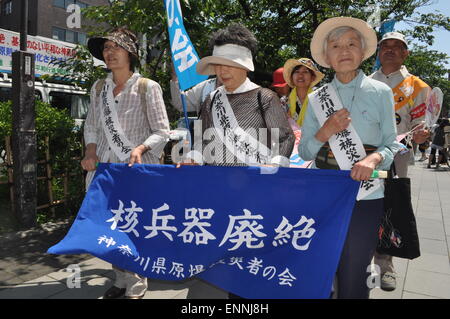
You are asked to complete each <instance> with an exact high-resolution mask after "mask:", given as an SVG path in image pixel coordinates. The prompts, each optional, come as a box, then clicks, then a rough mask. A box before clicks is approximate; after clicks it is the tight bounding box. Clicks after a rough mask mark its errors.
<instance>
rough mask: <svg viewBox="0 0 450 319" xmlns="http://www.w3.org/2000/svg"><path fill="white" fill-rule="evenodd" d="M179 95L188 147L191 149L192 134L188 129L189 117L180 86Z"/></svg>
mask: <svg viewBox="0 0 450 319" xmlns="http://www.w3.org/2000/svg"><path fill="white" fill-rule="evenodd" d="M180 95H181V104H182V106H183V114H184V124H185V125H186V129H187V137H188V142H189V149H191V148H192V136H191V130H190V126H189V124H190V123H189V118H188V113H187V107H186V97H185V96H184V91H182V90H181V88H180Z"/></svg>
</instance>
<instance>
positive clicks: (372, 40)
mask: <svg viewBox="0 0 450 319" xmlns="http://www.w3.org/2000/svg"><path fill="white" fill-rule="evenodd" d="M339 27H351V28H353V29H355V30H358V31H359V32H360V33H361V34H362V36H363V37H364V40H365V42H366V47H365V49H364V57H363V61H364V60H366V59H368V58H369V57H371V56H372V55H373V54H374V53H375V52H376V50H377V42H378V41H377V34H376V33H375V31H374V30H373V28H372V27H371V26H370V25H369V24H368V23H367V22H366V21H363V20H361V19H357V18H351V17H335V18H330V19H327V20H325V21H324V22H322V23H321V24H320V25H319V26H318V27H317V29H316V31H314V35H313V37H312V39H311V45H310V48H311V56H312V57H313V59H314V61H316V63H317V64H319V65H321V66H323V67H325V68H329V67H330V65H329V64H328V63H326V62H325V53H324V52H323V47H324V43H325V40H326V39H327V37H328V34H330V32H331V31H333V30H334V29H337V28H339Z"/></svg>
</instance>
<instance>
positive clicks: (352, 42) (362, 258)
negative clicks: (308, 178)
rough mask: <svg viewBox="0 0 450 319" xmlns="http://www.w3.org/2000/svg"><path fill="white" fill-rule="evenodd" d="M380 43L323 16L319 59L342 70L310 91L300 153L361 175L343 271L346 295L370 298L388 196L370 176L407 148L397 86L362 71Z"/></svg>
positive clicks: (366, 31) (363, 28)
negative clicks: (399, 127)
mask: <svg viewBox="0 0 450 319" xmlns="http://www.w3.org/2000/svg"><path fill="white" fill-rule="evenodd" d="M376 47H377V36H376V34H375V31H374V30H373V29H372V28H371V27H370V26H369V25H368V24H367V23H366V22H365V21H362V20H360V19H355V18H351V17H336V18H331V19H328V20H326V21H324V22H322V23H321V24H320V25H319V27H318V28H317V29H316V31H315V32H314V35H313V38H312V40H311V54H312V57H313V59H314V60H315V61H316V62H317V63H318V64H319V65H321V66H323V67H326V68H331V69H333V70H334V71H335V73H336V74H335V76H334V79H333V80H332V81H331V82H330V83H328V84H326V85H324V86H323V87H321V88H320V89H318V90H316V91H315V92H314V93H312V94H310V95H309V103H308V109H307V112H306V115H305V120H304V122H303V128H302V134H303V136H302V140H301V143H300V146H299V155H300V156H301V157H302V158H303V159H304V160H314V161H315V166H316V167H318V168H323V169H343V170H351V173H350V176H351V178H353V179H354V180H356V181H361V187H360V190H359V193H358V197H357V201H356V203H355V206H354V209H353V213H352V218H351V221H350V225H349V229H348V233H347V238H346V241H345V244H344V247H343V250H342V254H341V259H340V262H339V266H338V270H337V274H336V278H337V289H336V287H335V291H337V297H338V298H358V299H360V298H362V299H364V298H368V297H369V288H368V286H367V284H366V280H367V278H368V276H369V274H368V273H367V272H366V270H367V267H368V265H370V262H371V259H372V257H373V253H374V250H375V247H376V245H377V242H378V235H377V232H378V228H379V225H380V222H381V218H382V215H383V197H384V186H383V183H382V181H381V180H379V179H375V180H370V176H371V175H372V172H373V170H374V169H379V170H387V169H389V167H390V165H391V163H392V160H393V157H394V154H395V153H396V152H397V150H398V149H399V144H398V143H397V142H396V141H395V138H396V136H397V131H396V127H395V122H394V99H393V95H392V91H391V90H390V89H389V87H388V86H387V85H385V84H383V83H381V82H378V81H375V80H372V79H370V78H368V77H367V76H366V75H365V74H364V73H363V72H362V71H361V70H360V69H359V66H360V64H361V63H362V62H363V61H364V60H366V59H368V58H369V57H371V56H372V55H373V54H374V53H375V50H376ZM330 213H332V212H330Z"/></svg>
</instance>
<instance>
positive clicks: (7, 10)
mask: <svg viewBox="0 0 450 319" xmlns="http://www.w3.org/2000/svg"><path fill="white" fill-rule="evenodd" d="M4 12H5V15H8V14H11V13H12V0H11V1H6V2H5V4H4Z"/></svg>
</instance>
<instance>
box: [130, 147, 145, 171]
mask: <svg viewBox="0 0 450 319" xmlns="http://www.w3.org/2000/svg"><path fill="white" fill-rule="evenodd" d="M146 151H147V146H145V145H143V144H141V145H139V146H137V147H136V148H134V149H133V150H132V151H131V154H130V160H129V161H128V167H131V166H133V164H135V163H136V164H142V154H144V153H145V152H146Z"/></svg>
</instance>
